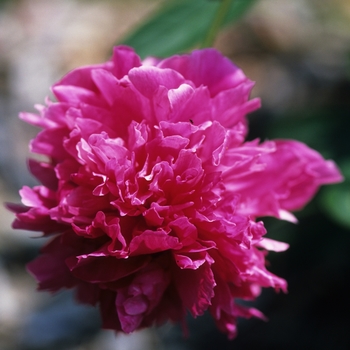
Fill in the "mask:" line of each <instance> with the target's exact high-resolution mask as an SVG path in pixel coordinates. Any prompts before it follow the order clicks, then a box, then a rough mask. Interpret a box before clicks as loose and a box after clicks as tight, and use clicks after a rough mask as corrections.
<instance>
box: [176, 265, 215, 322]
mask: <svg viewBox="0 0 350 350" xmlns="http://www.w3.org/2000/svg"><path fill="white" fill-rule="evenodd" d="M174 273H175V281H176V288H177V291H178V293H179V295H180V297H181V299H182V301H183V304H184V307H185V308H186V309H188V310H189V311H190V313H191V314H192V316H194V317H196V316H200V315H202V314H203V313H204V311H205V310H206V309H207V308H208V306H209V305H210V304H211V299H212V297H213V296H214V291H213V289H214V287H215V280H214V276H213V272H212V270H211V268H210V265H209V264H208V263H206V264H203V265H202V266H200V267H199V268H198V269H196V270H188V269H184V270H181V272H180V271H179V270H176V271H174Z"/></svg>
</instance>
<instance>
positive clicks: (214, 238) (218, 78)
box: [11, 46, 341, 338]
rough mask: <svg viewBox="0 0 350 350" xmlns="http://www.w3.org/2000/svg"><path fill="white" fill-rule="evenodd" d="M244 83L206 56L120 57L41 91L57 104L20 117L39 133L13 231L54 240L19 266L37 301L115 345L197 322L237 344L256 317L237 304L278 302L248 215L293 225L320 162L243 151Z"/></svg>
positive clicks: (325, 172)
mask: <svg viewBox="0 0 350 350" xmlns="http://www.w3.org/2000/svg"><path fill="white" fill-rule="evenodd" d="M253 85H254V84H253V82H251V81H250V80H249V79H247V78H246V77H245V75H244V74H243V72H242V71H241V70H240V69H238V68H237V67H236V66H235V65H233V64H232V63H231V62H230V61H229V60H228V59H227V58H225V57H223V56H222V55H221V54H220V53H219V52H218V51H216V50H214V49H205V50H198V51H194V52H192V53H191V54H189V55H182V56H173V57H170V58H167V59H164V60H160V59H155V58H148V59H146V60H145V61H144V62H141V61H140V59H139V57H138V56H137V55H136V54H135V53H134V51H133V50H132V49H130V48H128V47H124V46H119V47H116V48H115V49H114V53H113V57H112V59H111V60H110V61H109V62H107V63H104V64H100V65H94V66H89V67H83V68H79V69H76V70H74V71H72V72H70V73H69V74H68V75H66V76H65V77H64V78H63V79H62V80H61V81H59V82H58V83H57V84H55V85H54V86H53V87H52V91H53V93H54V95H55V97H56V99H57V102H50V101H47V105H46V106H39V107H38V110H39V115H37V114H31V113H23V114H21V118H22V119H23V120H24V121H26V122H28V123H30V124H33V125H36V126H39V127H40V128H42V129H43V130H42V131H41V132H40V133H39V134H38V135H37V137H36V138H35V139H34V140H33V141H32V142H31V151H32V152H35V153H39V154H42V155H45V156H47V158H48V161H47V162H37V161H34V160H31V161H30V162H29V166H30V170H31V172H32V173H33V174H34V175H35V176H36V177H37V178H38V180H39V181H40V182H41V183H42V185H40V186H37V187H34V188H28V187H24V188H23V189H22V190H21V191H20V194H21V196H22V203H23V206H19V205H11V209H12V210H13V211H15V212H16V216H17V218H16V220H15V221H14V224H13V226H14V228H21V229H28V230H35V231H42V232H43V233H44V235H54V237H53V239H52V241H51V242H50V243H49V244H47V245H46V246H45V247H43V248H42V251H41V255H40V256H39V257H38V258H37V259H36V260H34V261H33V262H31V263H30V264H29V266H28V269H29V271H30V272H31V273H32V274H33V275H34V276H35V277H36V279H37V280H38V283H39V289H40V290H48V291H51V292H55V291H58V290H59V289H61V288H75V290H76V293H77V294H76V295H77V299H78V300H79V301H80V302H83V303H89V304H92V305H96V304H97V305H99V308H100V310H101V315H102V320H103V326H104V327H105V328H109V329H114V330H117V331H123V332H126V333H129V332H132V331H134V330H136V329H139V328H142V327H147V326H150V325H152V324H153V323H156V324H160V323H162V322H164V321H166V320H172V321H183V320H184V317H185V315H186V313H187V311H189V312H190V313H191V315H192V316H193V317H196V316H199V315H202V314H203V313H204V312H205V311H206V310H209V312H210V313H211V315H212V317H213V318H214V319H215V321H216V323H217V326H218V327H219V329H220V330H222V331H224V332H226V333H228V336H229V337H230V338H233V337H234V336H235V335H236V320H237V317H251V316H255V317H260V318H263V317H264V316H263V315H262V314H261V313H260V312H259V311H258V310H256V309H254V308H244V307H242V306H241V305H239V304H237V303H236V299H244V300H253V299H255V298H256V297H257V296H258V295H259V293H260V290H261V287H273V288H275V289H276V290H279V289H281V290H283V291H285V290H286V281H285V280H283V279H281V278H279V277H277V276H275V275H273V274H272V273H270V272H269V271H268V270H267V269H266V267H265V256H266V253H267V250H274V251H283V250H285V249H287V247H288V245H287V244H286V243H282V242H277V241H273V240H271V239H268V238H264V235H265V233H266V230H265V228H264V225H263V223H262V222H261V221H256V219H257V218H258V217H261V216H267V215H269V216H274V217H277V218H280V219H287V220H291V221H294V220H295V218H294V216H293V215H292V214H291V211H293V210H296V209H300V208H301V207H302V206H304V205H305V203H306V202H307V201H309V200H310V198H311V197H312V196H313V195H314V194H315V192H316V191H317V189H318V188H319V186H320V185H322V184H327V183H334V182H337V181H340V180H341V175H340V173H339V171H338V170H337V168H336V166H335V164H334V163H333V162H332V161H325V160H324V159H323V158H322V157H321V156H320V155H319V154H318V153H317V152H315V151H313V150H311V149H309V148H308V147H307V146H306V145H304V144H302V143H300V142H297V141H285V140H279V141H267V142H263V143H259V141H258V140H255V141H250V142H245V136H246V134H247V121H246V114H247V113H249V112H252V111H254V110H256V109H257V108H259V106H260V101H259V99H252V100H249V94H250V91H251V89H252V87H253Z"/></svg>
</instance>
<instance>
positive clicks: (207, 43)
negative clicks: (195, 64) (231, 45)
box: [201, 0, 232, 48]
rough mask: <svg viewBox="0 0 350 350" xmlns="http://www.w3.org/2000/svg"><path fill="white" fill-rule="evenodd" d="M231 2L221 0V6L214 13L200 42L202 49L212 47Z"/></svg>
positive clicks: (229, 0)
mask: <svg viewBox="0 0 350 350" xmlns="http://www.w3.org/2000/svg"><path fill="white" fill-rule="evenodd" d="M231 2H232V0H221V4H220V5H219V8H218V9H217V11H216V13H215V16H214V18H213V21H212V23H211V26H210V28H209V30H208V32H207V35H206V37H205V38H204V40H203V42H202V45H201V47H202V48H205V47H211V46H213V43H214V40H215V37H216V35H217V33H218V32H219V30H220V27H221V24H222V23H223V21H224V20H225V16H226V14H227V12H228V10H229V8H230V5H231Z"/></svg>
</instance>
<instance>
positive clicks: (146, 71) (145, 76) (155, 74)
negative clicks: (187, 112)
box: [129, 66, 184, 99]
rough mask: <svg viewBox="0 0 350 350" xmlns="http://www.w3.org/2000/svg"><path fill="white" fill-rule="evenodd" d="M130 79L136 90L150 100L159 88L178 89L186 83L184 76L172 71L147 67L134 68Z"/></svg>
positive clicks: (130, 73)
mask: <svg viewBox="0 0 350 350" xmlns="http://www.w3.org/2000/svg"><path fill="white" fill-rule="evenodd" d="M129 78H130V80H131V82H132V83H133V84H134V86H135V87H136V89H137V90H139V91H140V92H141V94H143V95H144V96H146V97H147V98H149V99H151V98H152V97H153V95H154V93H155V92H156V91H157V90H158V88H159V86H164V87H166V88H167V89H176V88H178V87H179V86H180V85H181V84H182V83H183V82H184V78H183V77H182V75H181V74H179V73H178V72H176V71H174V70H172V69H160V68H156V67H145V66H143V67H140V68H133V69H132V70H131V71H130V72H129Z"/></svg>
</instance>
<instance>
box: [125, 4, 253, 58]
mask: <svg viewBox="0 0 350 350" xmlns="http://www.w3.org/2000/svg"><path fill="white" fill-rule="evenodd" d="M256 1H257V0H234V1H233V2H232V5H231V7H230V9H229V11H228V13H227V16H226V18H225V21H224V25H225V24H228V23H233V22H235V21H237V20H238V19H239V18H241V17H242V16H243V15H244V14H245V13H246V11H247V10H248V9H249V8H250V7H251V6H252V5H253V4H254V3H255V2H256ZM218 5H219V1H214V0H174V1H167V2H166V4H165V5H164V6H162V8H161V9H160V10H159V11H158V12H157V13H156V14H155V15H154V16H152V17H151V18H150V19H149V20H148V21H147V22H146V23H144V24H143V25H141V27H139V28H137V29H136V30H135V31H134V32H133V33H132V34H131V35H130V36H128V37H127V38H125V39H124V40H122V41H121V43H123V44H126V45H129V46H132V47H133V48H135V50H136V52H137V53H138V54H139V55H140V56H141V57H142V58H144V57H146V56H158V57H166V56H170V55H173V54H176V53H181V52H185V51H187V50H188V49H190V48H192V47H194V46H195V45H197V44H198V43H199V42H201V41H202V40H203V39H204V37H205V35H206V33H207V31H208V29H209V27H210V24H211V21H212V20H213V18H214V15H215V12H216V10H217V8H218Z"/></svg>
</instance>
